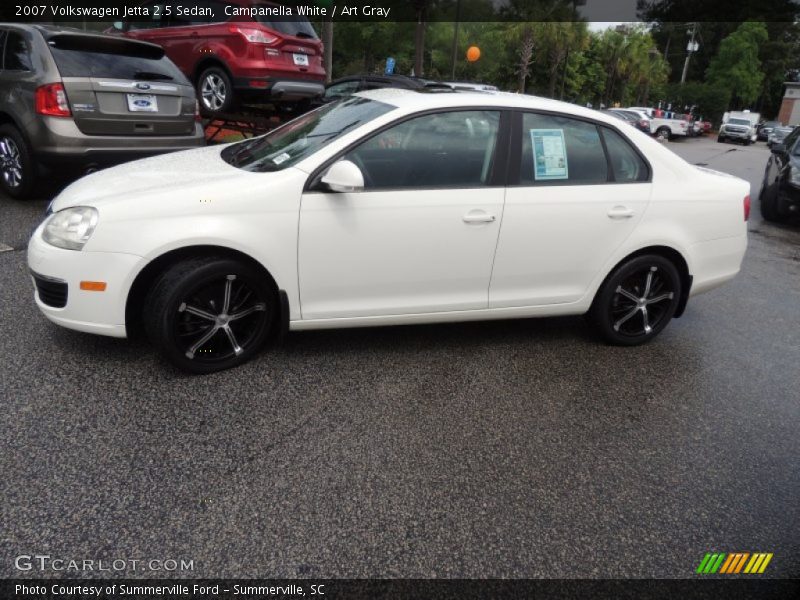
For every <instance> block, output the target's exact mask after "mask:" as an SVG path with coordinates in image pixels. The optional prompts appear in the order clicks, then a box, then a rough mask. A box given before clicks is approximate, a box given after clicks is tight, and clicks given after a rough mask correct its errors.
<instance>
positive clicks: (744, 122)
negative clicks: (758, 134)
mask: <svg viewBox="0 0 800 600" xmlns="http://www.w3.org/2000/svg"><path fill="white" fill-rule="evenodd" d="M728 123H729V124H730V125H747V126H748V127H749V126H750V121H748V120H747V119H730V120H729V121H728Z"/></svg>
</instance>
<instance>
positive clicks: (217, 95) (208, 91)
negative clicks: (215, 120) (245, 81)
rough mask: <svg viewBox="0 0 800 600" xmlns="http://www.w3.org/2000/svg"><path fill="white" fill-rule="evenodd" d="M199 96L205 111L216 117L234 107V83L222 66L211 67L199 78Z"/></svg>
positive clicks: (201, 106)
mask: <svg viewBox="0 0 800 600" xmlns="http://www.w3.org/2000/svg"><path fill="white" fill-rule="evenodd" d="M197 97H198V98H199V99H200V108H201V109H202V110H203V112H204V113H206V114H208V115H211V116H212V117H216V116H218V115H220V114H223V113H226V112H229V111H230V110H231V109H232V108H233V103H234V99H233V83H232V82H231V78H230V77H229V76H228V73H227V72H226V71H225V69H223V68H222V67H209V68H208V69H206V70H205V71H203V72H202V73H201V74H200V78H199V79H198V80H197Z"/></svg>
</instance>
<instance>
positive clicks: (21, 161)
mask: <svg viewBox="0 0 800 600" xmlns="http://www.w3.org/2000/svg"><path fill="white" fill-rule="evenodd" d="M0 186H1V187H2V189H3V191H4V192H5V193H6V194H8V195H9V196H11V197H12V198H28V197H30V196H31V195H33V192H34V189H35V187H36V163H35V161H34V160H33V156H32V155H31V152H30V149H29V148H28V144H27V143H26V142H25V138H23V137H22V134H21V133H20V132H19V130H17V128H16V127H14V126H13V125H2V126H0Z"/></svg>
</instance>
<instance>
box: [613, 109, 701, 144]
mask: <svg viewBox="0 0 800 600" xmlns="http://www.w3.org/2000/svg"><path fill="white" fill-rule="evenodd" d="M628 110H636V111H639V112H642V113H644V114H646V115H647V116H648V117H650V133H652V134H653V135H655V136H656V137H657V138H659V139H660V140H664V141H666V140H668V139H670V138H674V137H677V136H684V137H685V136H687V135H689V129H690V127H691V126H692V124H691V123H690V122H689V121H686V120H685V119H683V118H677V119H675V118H673V119H667V118H665V117H657V116H656V109H655V108H647V107H644V106H631V107H630V108H628ZM664 112H666V113H668V114H677V113H669V111H664Z"/></svg>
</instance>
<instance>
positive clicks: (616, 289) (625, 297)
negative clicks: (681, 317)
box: [590, 255, 681, 346]
mask: <svg viewBox="0 0 800 600" xmlns="http://www.w3.org/2000/svg"><path fill="white" fill-rule="evenodd" d="M680 295H681V279H680V275H679V274H678V270H677V269H676V268H675V265H673V263H672V262H671V261H669V260H667V259H666V258H664V257H662V256H658V255H646V256H639V257H636V258H633V259H631V260H629V261H627V262H625V263H624V264H622V265H621V266H620V267H619V268H618V269H617V270H616V271H614V273H612V274H611V275H610V276H609V277H608V279H607V280H606V282H605V283H604V284H603V286H602V287H601V288H600V291H599V292H598V295H597V297H596V298H595V302H594V304H593V305H592V309H591V311H590V315H591V318H592V321H593V322H594V324H595V326H596V328H597V329H598V331H599V333H600V334H601V335H602V336H603V338H604V339H605V340H606V341H607V342H608V343H610V344H615V345H621V346H635V345H638V344H643V343H645V342H648V341H650V340H651V339H653V338H654V337H656V336H657V335H658V334H659V333H660V332H661V331H662V330H663V329H664V327H666V326H667V324H668V323H669V321H670V319H672V316H673V315H674V314H675V310H676V309H677V307H678V302H679V300H680Z"/></svg>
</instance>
